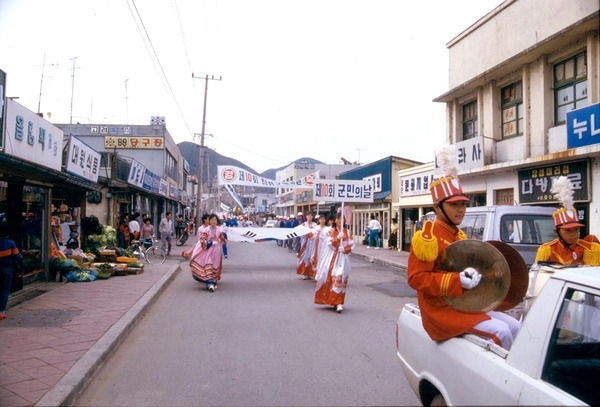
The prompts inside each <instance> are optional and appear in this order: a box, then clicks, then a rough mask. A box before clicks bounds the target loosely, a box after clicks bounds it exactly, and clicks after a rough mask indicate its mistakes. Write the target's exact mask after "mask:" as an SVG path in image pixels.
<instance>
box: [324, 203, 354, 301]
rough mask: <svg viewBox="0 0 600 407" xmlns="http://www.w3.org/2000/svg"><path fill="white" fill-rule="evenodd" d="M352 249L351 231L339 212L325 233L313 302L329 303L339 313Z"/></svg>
mask: <svg viewBox="0 0 600 407" xmlns="http://www.w3.org/2000/svg"><path fill="white" fill-rule="evenodd" d="M352 249H354V239H353V238H352V232H350V230H349V229H346V228H345V227H344V217H343V215H342V213H341V212H339V213H337V214H336V215H335V222H334V223H333V225H332V226H331V228H330V229H329V231H328V233H327V243H326V246H325V250H324V253H323V259H322V261H321V263H320V265H319V268H318V270H317V275H316V280H317V284H316V291H315V304H322V305H329V306H332V307H334V309H335V310H336V311H337V312H338V313H341V312H342V310H343V304H344V301H345V299H346V288H347V287H348V276H349V274H350V253H352Z"/></svg>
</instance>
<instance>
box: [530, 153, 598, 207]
mask: <svg viewBox="0 0 600 407" xmlns="http://www.w3.org/2000/svg"><path fill="white" fill-rule="evenodd" d="M563 175H564V176H566V177H567V178H569V180H570V181H571V183H572V184H573V191H574V193H573V200H574V201H575V202H587V201H589V200H590V194H589V189H588V162H587V161H577V162H571V163H558V164H550V165H540V166H539V167H534V168H529V169H526V170H521V171H519V203H521V204H531V203H536V204H542V203H558V200H557V199H556V198H555V197H554V195H553V194H552V192H550V189H551V188H552V182H553V179H554V178H557V177H560V176H563Z"/></svg>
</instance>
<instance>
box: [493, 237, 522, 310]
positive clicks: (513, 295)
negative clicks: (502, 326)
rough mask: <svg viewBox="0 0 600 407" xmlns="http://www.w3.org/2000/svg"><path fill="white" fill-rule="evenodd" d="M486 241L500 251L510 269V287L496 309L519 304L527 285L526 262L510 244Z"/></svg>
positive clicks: (505, 308)
mask: <svg viewBox="0 0 600 407" xmlns="http://www.w3.org/2000/svg"><path fill="white" fill-rule="evenodd" d="M487 243H489V244H491V245H492V246H494V247H495V248H496V249H498V250H500V253H502V255H503V256H504V258H505V259H506V262H507V263H508V269H509V270H510V287H509V288H508V294H506V298H504V301H502V303H501V304H500V305H499V306H498V307H497V308H496V311H507V310H509V309H512V308H514V307H516V306H517V305H519V304H520V303H521V301H523V298H525V294H526V293H527V287H528V286H529V270H528V269H527V263H525V260H524V259H523V257H522V256H521V255H520V254H519V252H518V251H517V250H516V249H515V248H514V247H512V246H510V245H507V244H506V243H504V242H500V241H498V240H488V241H487Z"/></svg>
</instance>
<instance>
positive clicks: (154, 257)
mask: <svg viewBox="0 0 600 407" xmlns="http://www.w3.org/2000/svg"><path fill="white" fill-rule="evenodd" d="M151 239H152V240H151V241H148V240H149V239H145V241H144V242H143V247H142V246H140V243H142V242H141V241H140V240H134V241H132V242H131V245H130V247H129V248H130V250H131V252H132V253H133V256H134V257H136V258H137V259H138V260H140V261H142V260H143V261H145V262H146V263H148V264H152V263H155V264H158V263H160V264H163V263H164V262H165V260H166V259H167V253H166V252H165V249H163V248H162V247H161V246H159V245H158V241H157V240H156V236H152V238H151Z"/></svg>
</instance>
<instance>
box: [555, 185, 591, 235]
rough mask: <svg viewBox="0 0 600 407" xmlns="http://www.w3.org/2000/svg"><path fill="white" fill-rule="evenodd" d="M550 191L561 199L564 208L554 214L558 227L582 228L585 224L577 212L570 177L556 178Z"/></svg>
mask: <svg viewBox="0 0 600 407" xmlns="http://www.w3.org/2000/svg"><path fill="white" fill-rule="evenodd" d="M550 192H552V193H553V194H554V197H555V198H556V199H558V200H559V201H560V203H561V204H562V206H563V207H562V208H560V209H557V210H556V211H554V213H553V214H552V218H554V225H555V226H556V228H557V229H572V228H582V227H584V226H585V225H583V224H581V223H579V218H578V217H577V212H576V211H575V207H574V205H573V184H571V181H569V178H567V177H565V176H562V177H558V178H555V179H554V182H553V183H552V188H551V189H550Z"/></svg>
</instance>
